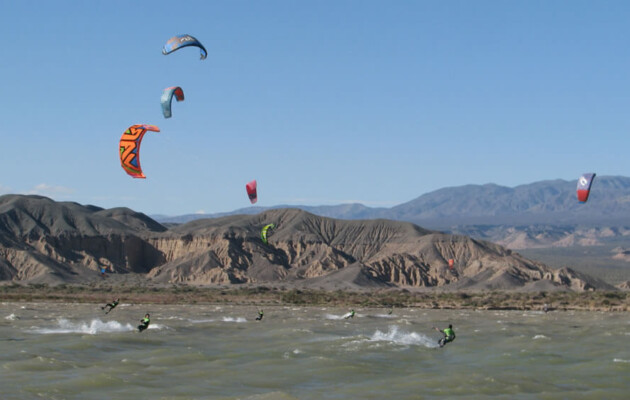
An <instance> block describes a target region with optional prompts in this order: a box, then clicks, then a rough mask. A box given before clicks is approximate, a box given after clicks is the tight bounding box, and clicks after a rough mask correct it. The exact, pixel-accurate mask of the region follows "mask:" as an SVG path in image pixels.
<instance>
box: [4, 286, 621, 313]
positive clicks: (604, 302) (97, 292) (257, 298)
mask: <svg viewBox="0 0 630 400" xmlns="http://www.w3.org/2000/svg"><path fill="white" fill-rule="evenodd" d="M117 297H119V298H121V300H122V301H124V302H127V303H128V302H131V303H143V304H233V305H258V306H271V305H275V306H277V305H294V306H295V305H298V306H300V305H302V306H340V307H341V306H355V307H373V308H379V307H380V308H392V307H393V308H406V307H413V308H422V309H462V310H523V311H543V308H544V305H545V304H547V306H548V310H549V311H611V312H627V311H630V294H629V293H628V292H597V291H592V292H569V291H558V292H508V291H486V292H439V291H410V290H408V289H388V290H376V291H342V290H337V291H325V290H315V289H296V288H291V289H286V288H280V289H279V288H269V287H266V286H258V287H195V286H176V285H173V286H164V287H146V286H142V287H130V286H109V287H107V286H105V287H103V286H100V287H93V286H89V285H58V286H48V285H45V284H31V285H19V284H11V285H1V286H0V301H2V302H42V301H43V302H56V303H95V304H98V303H104V302H109V301H111V299H112V298H117Z"/></svg>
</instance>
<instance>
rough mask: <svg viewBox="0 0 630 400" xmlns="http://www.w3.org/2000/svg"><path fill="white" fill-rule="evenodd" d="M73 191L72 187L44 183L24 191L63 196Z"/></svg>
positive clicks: (49, 195) (41, 194)
mask: <svg viewBox="0 0 630 400" xmlns="http://www.w3.org/2000/svg"><path fill="white" fill-rule="evenodd" d="M73 193H74V189H71V188H68V187H65V186H53V185H49V184H46V183H40V184H39V185H37V186H35V187H34V188H33V189H31V190H29V191H27V192H26V194H38V195H40V196H47V197H59V196H60V197H64V196H67V195H70V194H73Z"/></svg>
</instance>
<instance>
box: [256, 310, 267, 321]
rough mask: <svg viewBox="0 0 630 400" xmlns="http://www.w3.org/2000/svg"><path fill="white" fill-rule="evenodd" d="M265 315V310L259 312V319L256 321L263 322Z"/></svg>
mask: <svg viewBox="0 0 630 400" xmlns="http://www.w3.org/2000/svg"><path fill="white" fill-rule="evenodd" d="M264 315H265V313H263V310H258V317H256V321H262V319H263V316H264Z"/></svg>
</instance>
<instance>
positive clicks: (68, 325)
mask: <svg viewBox="0 0 630 400" xmlns="http://www.w3.org/2000/svg"><path fill="white" fill-rule="evenodd" d="M151 328H154V329H159V328H160V326H153V325H151V326H149V329H151ZM135 329H136V327H135V326H133V325H131V324H121V323H120V322H117V321H107V322H103V321H101V320H100V319H93V320H92V321H90V322H71V321H68V320H67V319H59V320H57V326H56V327H53V328H40V329H34V330H33V331H32V332H34V333H41V334H55V333H82V334H88V335H96V334H99V333H110V332H129V331H133V330H135Z"/></svg>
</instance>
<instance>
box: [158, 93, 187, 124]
mask: <svg viewBox="0 0 630 400" xmlns="http://www.w3.org/2000/svg"><path fill="white" fill-rule="evenodd" d="M173 96H175V99H177V101H184V91H183V90H182V88H180V87H179V86H171V87H167V88H166V89H164V92H162V99H161V100H160V102H161V103H162V114H164V118H171V116H172V115H173V114H172V113H171V103H172V102H173Z"/></svg>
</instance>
